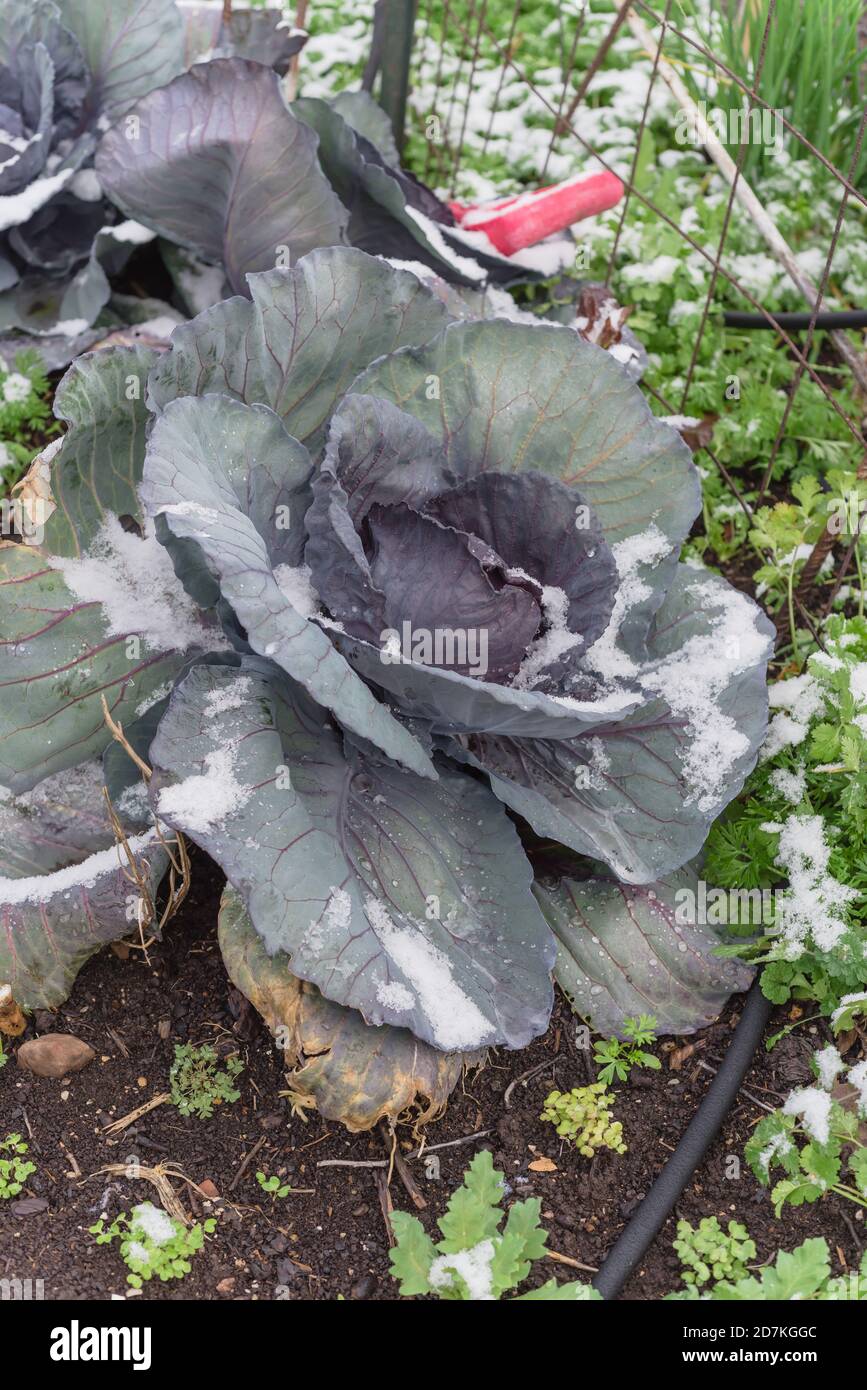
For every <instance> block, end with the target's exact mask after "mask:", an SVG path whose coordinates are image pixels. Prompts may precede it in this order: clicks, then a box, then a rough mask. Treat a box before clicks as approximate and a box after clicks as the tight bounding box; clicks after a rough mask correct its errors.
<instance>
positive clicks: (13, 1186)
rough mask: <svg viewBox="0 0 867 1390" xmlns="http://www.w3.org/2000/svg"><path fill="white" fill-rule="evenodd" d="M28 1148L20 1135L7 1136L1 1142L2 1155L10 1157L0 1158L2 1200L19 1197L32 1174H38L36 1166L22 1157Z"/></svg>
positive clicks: (0, 1150) (0, 1151) (0, 1196)
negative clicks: (3, 1198)
mask: <svg viewBox="0 0 867 1390" xmlns="http://www.w3.org/2000/svg"><path fill="white" fill-rule="evenodd" d="M27 1148H28V1146H27V1144H25V1142H24V1140H23V1139H22V1138H21V1135H20V1134H7V1135H6V1138H5V1139H4V1140H3V1141H2V1142H0V1154H9V1155H10V1156H9V1158H0V1198H2V1197H17V1196H18V1193H19V1192H20V1191H21V1189H22V1187H23V1186H24V1184H25V1183H26V1181H27V1179H28V1178H29V1177H30V1174H31V1173H35V1172H36V1164H35V1163H30V1162H29V1161H28V1160H27V1159H24V1158H22V1157H21V1154H26V1152H27Z"/></svg>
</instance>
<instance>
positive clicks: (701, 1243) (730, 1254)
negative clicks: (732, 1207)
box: [672, 1216, 756, 1286]
mask: <svg viewBox="0 0 867 1390" xmlns="http://www.w3.org/2000/svg"><path fill="white" fill-rule="evenodd" d="M672 1244H673V1246H674V1250H675V1253H676V1254H677V1255H678V1257H679V1259H680V1263H681V1265H682V1266H683V1270H682V1273H683V1282H684V1283H685V1284H697V1285H699V1286H701V1285H702V1284H707V1283H709V1282H710V1281H711V1280H712V1279H713V1280H715V1281H717V1282H719V1280H721V1279H726V1280H737V1279H742V1278H743V1277H744V1275H745V1274H746V1272H747V1260H754V1259H755V1258H756V1247H755V1243H754V1242H753V1241H752V1240H750V1235H749V1232H748V1230H747V1228H746V1226H743V1225H741V1223H740V1222H739V1221H730V1222H729V1224H728V1234H726V1233H725V1231H723V1229H722V1227H721V1226H720V1224H719V1222H718V1221H717V1219H716V1217H715V1216H705V1217H704V1218H703V1219H702V1220H701V1221H699V1223H698V1226H697V1227H693V1226H691V1225H690V1224H689V1222H688V1221H678V1223H677V1240H675V1241H673V1242H672Z"/></svg>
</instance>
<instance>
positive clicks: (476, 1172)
mask: <svg viewBox="0 0 867 1390" xmlns="http://www.w3.org/2000/svg"><path fill="white" fill-rule="evenodd" d="M504 1195H505V1192H504V1188H503V1174H502V1173H500V1172H498V1171H497V1170H496V1169H495V1168H494V1162H493V1159H492V1158H491V1155H490V1153H489V1151H488V1150H487V1149H483V1150H482V1152H481V1153H478V1154H476V1156H475V1158H474V1159H473V1161H472V1163H471V1164H470V1166H469V1168H468V1169H467V1171H466V1172H465V1173H464V1180H463V1183H462V1185H461V1186H460V1187H459V1188H457V1189H456V1190H455V1191H454V1192H453V1193H452V1195H451V1197H450V1198H449V1203H448V1206H447V1208H446V1210H445V1212H444V1214H443V1215H442V1216H441V1217H439V1219H438V1221H437V1225H438V1226H439V1228H440V1231H441V1232H442V1237H443V1238H442V1240H440V1241H438V1242H437V1243H436V1244H434V1242H433V1241H432V1240H431V1238H430V1236H429V1235H428V1234H427V1231H426V1230H425V1228H424V1226H423V1225H422V1224H421V1222H420V1221H419V1220H418V1218H417V1217H415V1216H410V1215H409V1213H408V1212H405V1211H395V1212H392V1215H391V1226H392V1230H393V1231H394V1234H395V1237H396V1239H397V1244H396V1245H395V1247H394V1249H393V1250H392V1252H391V1272H392V1274H393V1275H394V1277H395V1279H397V1280H399V1281H400V1292H401V1293H402V1294H405V1295H411V1294H434V1295H435V1296H436V1297H437V1298H446V1299H453V1300H454V1299H461V1300H463V1301H465V1302H469V1301H479V1302H493V1301H496V1300H498V1299H501V1298H502V1297H503V1295H504V1294H505V1293H508V1292H509V1291H510V1290H511V1289H516V1288H517V1287H518V1285H519V1284H521V1283H522V1282H523V1281H524V1279H526V1277H527V1275H528V1274H529V1273H530V1270H531V1268H532V1263H533V1261H534V1260H541V1259H544V1256H545V1242H546V1240H547V1239H548V1234H547V1232H546V1231H545V1230H544V1229H543V1228H542V1226H541V1225H540V1224H539V1213H540V1210H541V1203H540V1201H539V1199H538V1197H531V1198H530V1199H529V1201H526V1202H515V1203H514V1204H513V1206H511V1207H510V1208H509V1213H508V1216H507V1217H506V1224H505V1227H504V1228H503V1230H502V1232H500V1230H499V1227H500V1222H501V1221H502V1219H503V1215H504V1212H503V1209H502V1201H503V1197H504ZM516 1297H517V1298H519V1299H521V1300H527V1299H532V1300H538V1299H542V1300H548V1299H562V1300H564V1301H566V1302H576V1301H578V1300H582V1301H583V1300H589V1299H598V1298H599V1294H598V1293H597V1292H596V1290H595V1289H594V1288H592V1287H591V1286H590V1285H589V1284H579V1283H573V1284H558V1283H557V1281H556V1280H555V1279H549V1280H548V1282H547V1283H546V1284H543V1285H542V1286H541V1288H538V1289H533V1290H531V1292H530V1293H523V1294H517V1295H516Z"/></svg>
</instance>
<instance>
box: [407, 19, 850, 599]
mask: <svg viewBox="0 0 867 1390" xmlns="http://www.w3.org/2000/svg"><path fill="white" fill-rule="evenodd" d="M389 5H391V8H392V27H393V16H394V10H395V5H394V0H382V2H381V6H380V13H381V15H382V16H383V18H385V17H386V16H385V11H387V9H388V8H389ZM397 8H401V6H399V5H398V6H397ZM403 8H405V7H403ZM410 8H411V9H412V8H414V7H413V6H410ZM862 20H863V14H862V6H861V4H860V0H853V3H850V0H809V3H802V0H731V3H727V2H726V0H722V3H720V4H715V5H714V4H709V3H707V0H658V3H657V4H655V5H654V4H649V3H644V0H625V2H624V0H618V3H616V4H615V3H607V4H606V3H591V0H566V3H563V4H560V5H553V4H548V3H547V0H421V3H420V5H419V7H418V12H417V14H416V15H415V20H414V28H413V37H412V44H411V46H410V48H409V50H408V53H407V61H408V81H407V87H408V91H409V99H408V105H407V111H406V122H407V128H406V142H405V150H406V155H405V157H406V159H407V162H408V163H409V164H410V165H411V167H413V169H414V171H415V172H416V173H417V174H419V175H420V176H421V177H423V178H424V179H425V180H426V181H427V182H429V183H431V184H432V185H434V186H435V187H436V188H437V189H438V190H439V191H440V192H442V193H444V194H446V195H448V196H450V197H452V198H454V197H455V196H462V197H464V198H467V197H469V198H472V199H474V200H484V199H485V198H486V197H493V196H496V195H501V194H502V193H504V192H509V191H518V190H520V189H521V188H526V187H533V186H539V185H540V184H545V183H546V182H553V181H556V180H559V179H563V178H567V177H569V176H570V175H572V174H574V173H575V172H576V171H578V170H579V169H582V168H586V169H605V170H609V171H611V172H613V173H615V174H617V175H618V176H619V178H620V179H621V180H622V182H623V185H624V194H623V197H622V199H621V201H620V203H619V205H618V207H617V208H616V209H614V210H612V212H611V213H609V214H607V215H606V216H605V217H604V218H600V219H597V221H596V223H595V224H593V225H590V224H583V225H579V226H578V227H576V228H574V229H573V235H574V237H575V241H576V247H575V251H576V260H575V265H576V267H578V269H579V270H581V268H582V267H592V268H593V275H594V278H596V277H597V276H598V278H600V279H602V280H604V281H605V282H606V283H607V284H609V285H614V286H615V288H616V289H617V290H618V293H619V294H620V296H621V298H623V297H624V293H623V291H624V288H626V289H627V296H626V297H628V287H629V285H630V284H631V285H633V286H639V285H641V284H642V282H643V280H644V282H645V283H646V281H647V280H648V279H649V281H650V282H651V283H652V282H653V280H654V277H656V278H657V279H659V280H661V281H664V280H665V277H666V273H667V272H668V271H670V270H672V268H673V262H674V260H675V259H676V257H673V256H671V255H667V254H666V252H665V251H663V252H661V253H660V254H659V255H657V256H655V257H652V258H651V261H650V263H648V261H647V250H646V248H647V244H648V240H650V243H651V245H652V244H653V237H654V236H655V237H656V238H657V243H658V244H659V245H660V246H662V247H669V248H670V247H674V248H675V249H677V250H679V251H681V252H682V251H683V250H684V248H687V261H686V263H687V265H688V266H689V267H690V268H691V273H692V281H693V286H694V294H693V296H692V303H691V304H690V305H689V306H688V308H689V312H688V313H687V312H686V311H685V306H684V305H683V304H681V305H680V306H677V305H676V306H675V309H677V308H678V307H680V310H681V314H680V317H679V319H677V320H676V322H678V323H679V324H680V325H681V326H682V332H684V333H688V334H689V335H690V338H691V349H690V352H689V360H688V364H687V366H686V370H685V371H683V372H681V373H680V375H679V377H677V378H674V379H665V378H664V374H657V377H656V380H655V381H654V373H653V372H651V373H649V374H648V376H647V377H646V378H645V383H644V384H645V388H646V389H647V390H648V392H649V393H650V394H651V395H652V396H653V397H654V398H655V400H656V401H657V403H658V407H659V408H660V409H661V410H665V411H667V412H669V413H670V414H671V415H677V416H687V417H689V418H691V419H694V420H696V421H698V420H699V419H700V418H701V417H703V416H705V415H706V413H707V407H708V390H707V382H706V381H702V380H701V379H700V378H701V376H702V371H701V364H702V362H703V360H704V359H705V357H706V356H707V344H708V336H709V335H713V333H714V332H716V331H717V330H718V329H719V327H720V325H721V324H729V325H731V326H733V327H739V328H742V329H744V330H745V331H754V330H755V329H757V328H765V329H766V330H769V331H770V332H771V333H772V334H773V335H775V338H774V342H775V346H776V348H777V350H778V351H779V352H780V353H782V354H784V355H785V358H786V360H787V362H788V366H789V370H788V372H787V381H786V384H785V387H784V389H782V390H778V391H777V392H776V397H777V401H776V407H775V408H776V419H775V422H774V429H773V435H772V437H771V438H770V439H769V440H767V441H765V446H764V447H763V449H762V450H761V454H762V458H761V462H760V465H759V463H758V462H757V463H754V464H753V465H752V468H753V472H755V471H756V470H757V469H758V468H759V467H760V470H761V471H760V476H759V477H758V479H757V486H756V487H754V488H752V489H751V496H752V500H748V498H747V496H746V495H745V493H746V491H747V489H746V488H745V487H744V485H743V480H742V478H740V479H739V480H736V478H735V476H733V472H732V470H731V469H730V467H728V466H727V464H726V461H725V460H724V458H723V457H722V456H721V453H720V452H718V451H717V449H716V448H715V447H714V446H713V444H712V443H711V442H710V441H708V442H703V443H702V448H703V449H704V452H705V456H706V457H707V458H708V459H709V461H710V463H711V464H712V465H713V467H714V468H715V469H716V470H718V473H719V475H720V477H721V478H722V479H723V480H724V481H725V484H726V486H727V487H728V489H729V490H730V492H731V494H732V496H733V498H734V499H735V501H736V503H737V506H738V507H739V508H740V509H741V510H742V512H743V515H744V518H745V524H749V525H752V524H753V523H754V520H755V513H756V509H757V508H758V507H759V506H760V504H761V503H762V502H763V501H765V500H767V499H768V498H769V495H770V490H771V489H772V487H773V484H774V479H775V475H776V470H777V466H778V463H779V461H780V457H781V451H790V449H791V447H792V441H793V440H794V447H795V448H797V449H799V450H800V451H801V452H802V453H803V450H804V445H805V444H808V443H809V438H808V437H805V436H804V434H803V428H802V427H801V426H800V425H799V424H798V423H797V422H798V421H799V417H800V416H801V415H802V414H803V412H804V409H805V408H806V407H805V406H804V400H805V399H806V401H807V405H808V406H809V410H810V411H811V412H812V413H813V414H815V412H816V410H820V411H821V412H824V416H825V422H824V425H823V430H824V432H826V433H830V434H832V435H833V436H834V445H835V447H836V446H837V445H839V448H838V450H837V454H836V458H837V460H838V461H843V462H845V464H846V465H847V466H848V467H850V468H851V469H852V471H853V473H854V474H855V475H856V476H857V478H858V479H859V480H864V479H867V458H865V437H864V422H863V419H862V416H863V412H864V407H865V402H867V359H865V355H864V351H863V333H861V332H859V331H858V328H859V326H863V322H864V321H867V319H865V320H862V319H861V317H860V316H859V312H858V311H860V310H863V309H864V308H865V307H867V285H863V283H859V282H858V279H857V277H853V275H852V274H851V273H847V271H848V270H849V268H850V265H851V262H852V246H853V244H855V243H858V242H860V243H861V244H862V245H863V243H864V240H865V228H867V219H865V212H867V196H865V192H864V187H865V168H867V141H865V124H867V110H865V108H864V102H863V100H862V96H861V93H862V83H863V74H864V59H865V49H864V47H863V42H862V39H863V25H862ZM382 42H383V43H384V45H385V46H386V49H387V46H388V42H389V39H388V24H387V23H386V28H385V29H384V31H383V38H382ZM829 43H830V44H831V46H832V52H828V53H827V61H825V60H823V61H822V62H820V63H818V64H817V62H816V53H817V51H822V52H825V51H826V50H825V49H822V48H821V47H819V48H817V46H821V45H822V44H824V45H828V44H829ZM660 122H662V123H665V125H666V126H667V129H668V130H669V132H670V131H671V126H672V123H674V138H675V142H676V143H677V144H678V145H682V146H683V147H684V148H685V149H692V150H694V151H695V156H696V159H697V160H698V161H700V162H701V164H702V166H703V168H704V171H705V172H704V175H703V181H700V182H699V183H698V184H697V185H696V201H695V203H694V204H693V205H691V206H688V207H686V208H684V207H683V194H684V190H683V187H682V186H680V187H679V186H678V183H677V171H676V170H675V169H672V175H673V177H672V179H671V180H670V181H669V186H668V188H667V187H666V183H665V178H664V177H663V178H662V180H660V179H658V178H657V179H656V180H651V179H649V178H648V176H647V171H648V168H649V167H650V165H651V164H652V163H653V160H654V154H655V138H654V131H655V130H658V129H659V125H660ZM799 122H803V125H804V127H805V128H802V127H801V125H800V124H799ZM661 162H662V163H663V164H664V163H665V154H664V153H663V154H662V157H661ZM800 171H804V173H803V174H802V173H801V172H800ZM781 174H784V177H782V178H781ZM815 175H817V176H818V177H819V178H820V179H821V185H822V197H821V199H820V200H818V199H817V213H816V216H815V218H814V221H813V223H812V225H811V226H810V227H809V229H808V233H807V235H806V236H805V235H804V234H803V229H802V233H801V235H800V237H799V242H798V244H793V245H790V244H789V242H788V241H787V239H786V235H785V233H784V231H783V230H781V222H784V221H785V220H786V210H785V207H784V204H785V201H786V198H787V196H788V197H789V198H790V197H791V195H790V193H789V194H786V193H784V192H783V191H782V190H783V189H784V188H787V187H788V188H789V189H791V187H792V186H793V185H794V186H797V184H798V182H799V180H800V181H801V182H804V180H805V179H807V178H813V176H815ZM669 193H671V194H673V196H668V194H669ZM819 202H820V203H821V206H819ZM705 207H707V208H710V207H712V208H713V209H714V213H715V216H714V218H713V219H712V221H713V226H712V227H711V226H710V225H709V221H710V220H709V219H708V218H706V217H705V216H704V215H703V211H704V208H705ZM649 228H651V229H652V230H651V233H650V234H649V233H648V229H649ZM637 230H639V231H640V233H641V236H640V237H639V236H637V235H636V231H637ZM585 237H586V240H585ZM744 237H747V239H748V240H749V242H750V244H751V245H752V246H753V248H756V247H758V248H759V249H758V250H756V249H753V251H752V252H751V253H750V254H749V255H745V254H744V252H743V243H744ZM636 255H638V257H639V258H643V260H644V263H643V265H642V264H640V263H639V264H638V265H636V264H634V263H630V262H633V258H635V257H636ZM757 260H758V261H759V262H761V269H762V271H763V274H762V275H757V274H756V273H755V272H756V263H757ZM771 284H773V294H771V293H770V292H769V291H770V286H771ZM859 291H860V293H859ZM770 304H772V305H773V308H772V307H769V305H770ZM780 306H782V308H781V307H780ZM639 308H640V306H639ZM845 310H848V311H850V313H849V318H848V319H840V320H837V319H836V318H834V317H832V316H833V315H834V314H835V312H839V311H845ZM798 311H800V317H797V313H798ZM852 311H855V312H852ZM738 315H740V317H738ZM672 317H673V318H674V315H672ZM639 318H640V313H639ZM853 325H854V329H853ZM673 326H674V325H673ZM730 375H731V376H732V377H734V378H735V383H734V385H732V383H729V382H728V379H727V381H726V386H725V390H726V392H728V390H729V387H730V386H731V389H732V390H733V392H734V396H729V397H728V399H737V391H738V390H739V389H740V385H741V384H740V383H739V382H737V381H736V378H737V372H736V371H733V372H732V373H731V374H730ZM728 424H729V429H730V430H731V429H734V428H736V425H735V423H734V421H733V420H732V419H730V420H729V422H728ZM799 429H800V430H801V433H800V434H799V433H798V430H799ZM862 510H863V509H859V514H858V518H857V523H856V528H855V530H854V532H853V535H852V536H851V538H850V544H849V546H848V549H847V551H846V553H845V554H844V555H843V558H842V561H841V563H840V566H839V570H838V573H837V577H836V581H835V584H834V586H833V587H832V588H831V591H830V593H829V595H828V597H827V606H830V604H831V602H832V601H833V599H834V597H835V594H836V591H837V589H839V586H840V584H841V583H842V580H843V578H844V576H845V574H846V571H847V569H848V567H849V565H850V564H851V562H852V555H853V552H854V551H855V550H856V548H857V546H858V541H859V537H860V530H861V524H862V521H863V516H862V515H861V514H860V513H861V511H862ZM834 540H835V537H834V536H833V535H830V537H829V536H828V535H827V534H826V535H823V537H822V538H820V540H819V542H817V544H816V546H815V547H814V553H813V554H811V555H810V557H809V560H808V561H807V564H806V565H805V566H804V568H803V570H802V572H801V574H800V579H799V585H798V589H799V593H798V595H796V602H797V603H798V604H799V607H800V609H801V614H802V617H803V618H804V619H805V621H808V622H809V621H810V620H809V615H808V614H807V613H806V611H805V610H804V608H803V604H801V602H800V597H801V595H802V594H803V593H804V592H805V591H806V589H807V588H808V587H809V585H810V584H811V583H812V582H813V581H814V580H815V578H816V574H817V572H818V571H819V570H820V568H821V567H822V566H823V565H826V564H827V561H828V556H829V554H830V551H831V549H832V546H833V544H834Z"/></svg>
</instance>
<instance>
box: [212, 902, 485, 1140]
mask: <svg viewBox="0 0 867 1390" xmlns="http://www.w3.org/2000/svg"><path fill="white" fill-rule="evenodd" d="M220 950H221V951H222V953H223V961H224V963H225V966H226V969H227V971H228V973H229V977H230V979H231V980H232V981H233V983H234V984H235V985H236V986H237V988H238V989H240V990H241V993H242V994H245V995H246V996H247V998H248V999H249V1000H250V1002H251V1003H252V1004H253V1006H254V1007H255V1008H256V1009H257V1010H258V1012H259V1013H260V1014H261V1015H262V1018H263V1019H264V1021H265V1024H266V1025H267V1027H268V1028H269V1029H270V1031H271V1033H272V1034H273V1035H274V1038H275V1042H276V1044H277V1046H278V1047H280V1048H281V1049H282V1051H283V1055H284V1058H285V1061H286V1064H287V1066H288V1067H289V1068H290V1069H291V1070H290V1082H291V1086H292V1091H293V1093H294V1094H295V1095H296V1096H297V1097H302V1098H305V1097H306V1098H309V1100H311V1101H312V1102H313V1103H315V1105H316V1108H317V1110H319V1112H320V1114H321V1115H322V1116H323V1117H324V1118H325V1119H326V1120H334V1121H339V1122H340V1123H341V1124H344V1125H345V1126H346V1127H347V1129H349V1130H352V1131H353V1132H356V1131H359V1130H366V1129H373V1127H374V1125H376V1124H377V1123H378V1121H379V1120H380V1119H382V1118H383V1116H385V1117H386V1118H388V1119H390V1120H393V1121H397V1120H398V1119H400V1118H404V1119H406V1118H408V1117H409V1115H410V1114H411V1115H412V1118H413V1121H414V1123H415V1124H416V1125H422V1124H426V1123H428V1122H429V1121H431V1120H433V1119H436V1117H437V1115H438V1114H439V1113H440V1112H441V1111H442V1110H443V1109H444V1108H445V1104H446V1101H447V1100H448V1098H449V1095H450V1094H451V1092H452V1091H453V1090H454V1088H455V1086H456V1085H457V1083H458V1081H459V1080H460V1077H461V1073H462V1071H463V1069H464V1067H466V1066H475V1065H479V1064H480V1063H481V1062H482V1061H483V1060H484V1054H483V1053H448V1052H440V1051H438V1050H437V1049H436V1048H433V1047H429V1046H427V1044H426V1043H420V1042H419V1041H418V1040H417V1039H416V1038H414V1037H413V1035H412V1034H411V1033H408V1032H407V1031H406V1029H404V1028H389V1027H380V1028H372V1027H370V1026H369V1025H368V1024H366V1023H365V1022H364V1020H363V1018H362V1017H361V1015H360V1014H358V1013H356V1011H355V1010H354V1009H346V1008H342V1007H341V1006H340V1005H339V1004H333V1003H332V1002H331V1001H330V1000H328V999H325V998H323V996H322V995H321V994H320V993H319V991H318V990H317V989H316V987H315V986H314V985H310V984H305V983H304V981H302V980H299V979H298V977H297V976H296V975H293V974H292V972H291V969H290V963H289V958H288V956H286V955H285V954H284V953H283V952H282V951H278V952H277V954H276V955H273V956H271V955H269V954H268V952H267V951H266V950H265V947H264V945H263V943H262V939H261V937H260V936H259V934H258V933H257V932H256V930H255V928H254V927H253V924H252V922H251V921H250V918H249V916H248V915H247V913H246V911H245V910H244V905H243V903H242V901H241V898H240V897H239V895H238V894H237V893H236V892H235V890H234V889H233V888H232V887H231V886H227V888H226V889H225V891H224V893H223V899H222V902H221V904H220ZM302 1103H303V1101H302Z"/></svg>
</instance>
